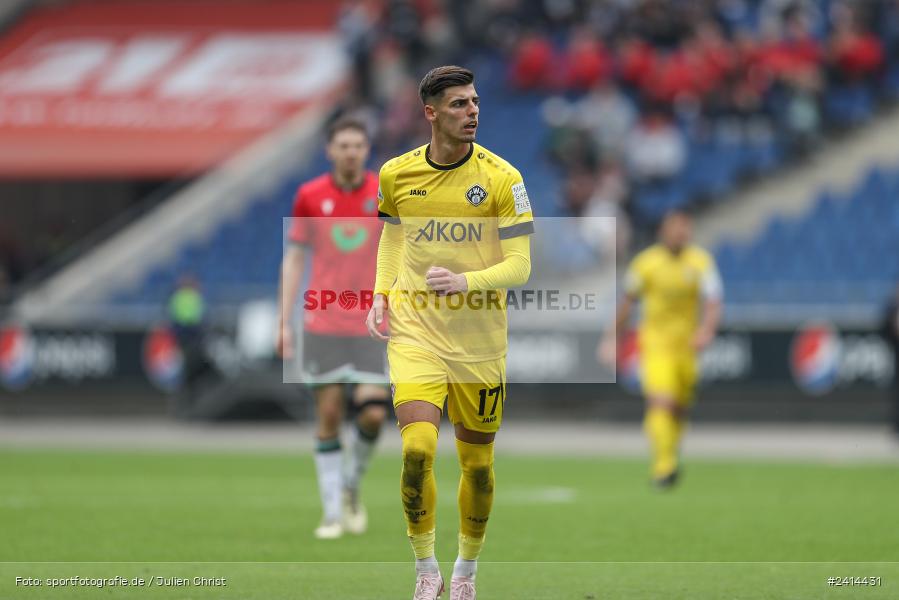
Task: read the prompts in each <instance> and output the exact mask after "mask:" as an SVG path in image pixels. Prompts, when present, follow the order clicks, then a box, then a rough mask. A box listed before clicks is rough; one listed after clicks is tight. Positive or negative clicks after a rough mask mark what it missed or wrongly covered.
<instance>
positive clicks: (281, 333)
mask: <svg viewBox="0 0 899 600" xmlns="http://www.w3.org/2000/svg"><path fill="white" fill-rule="evenodd" d="M275 352H277V353H278V356H280V357H281V358H282V359H284V360H290V359H291V358H293V330H292V329H291V328H290V325H285V324H284V323H282V324H281V325H280V326H279V327H278V334H277V341H276V342H275Z"/></svg>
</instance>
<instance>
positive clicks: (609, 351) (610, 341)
mask: <svg viewBox="0 0 899 600" xmlns="http://www.w3.org/2000/svg"><path fill="white" fill-rule="evenodd" d="M639 258H640V257H639V256H638V257H637V258H635V259H634V260H633V261H632V262H631V264H630V266H629V267H628V269H627V274H626V275H625V277H624V294H622V296H621V299H620V300H619V301H618V306H617V308H616V309H615V316H614V318H613V320H612V323H610V325H609V327H607V328H606V331H605V333H604V334H603V336H602V339H601V340H600V342H599V345H597V347H596V358H597V360H598V361H599V363H600V364H604V365H607V366H609V367H614V366H615V359H616V356H617V354H618V338H619V336H620V335H621V334H623V333H624V332H625V331H626V328H627V325H628V323H630V320H631V314H632V313H633V311H634V305H635V304H636V303H637V302H638V301H639V299H640V295H641V294H642V293H643V287H644V277H643V269H642V268H641V267H642V261H640V260H639Z"/></svg>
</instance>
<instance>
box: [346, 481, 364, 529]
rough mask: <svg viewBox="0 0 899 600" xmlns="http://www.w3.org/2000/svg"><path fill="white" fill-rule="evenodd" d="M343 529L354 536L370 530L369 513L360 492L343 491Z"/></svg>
mask: <svg viewBox="0 0 899 600" xmlns="http://www.w3.org/2000/svg"><path fill="white" fill-rule="evenodd" d="M343 528H344V529H345V530H346V531H347V532H349V533H352V534H354V535H362V534H363V533H365V531H366V530H367V529H368V513H367V512H366V511H365V506H363V505H362V501H361V500H360V499H359V492H358V491H352V490H344V491H343Z"/></svg>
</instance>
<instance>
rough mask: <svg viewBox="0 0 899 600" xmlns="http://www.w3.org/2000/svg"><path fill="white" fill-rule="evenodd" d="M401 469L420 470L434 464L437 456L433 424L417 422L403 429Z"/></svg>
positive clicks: (435, 430)
mask: <svg viewBox="0 0 899 600" xmlns="http://www.w3.org/2000/svg"><path fill="white" fill-rule="evenodd" d="M401 435H402V438H403V467H404V468H410V469H414V470H421V469H422V468H424V467H425V466H427V465H428V464H430V463H433V462H434V456H436V454H437V428H436V427H434V425H433V423H427V422H417V423H410V424H409V425H406V426H405V427H403V430H402V432H401Z"/></svg>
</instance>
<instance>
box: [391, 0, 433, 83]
mask: <svg viewBox="0 0 899 600" xmlns="http://www.w3.org/2000/svg"><path fill="white" fill-rule="evenodd" d="M384 27H385V30H386V34H387V36H388V37H389V38H390V39H391V40H393V42H394V43H395V44H397V46H398V47H399V50H400V55H401V56H402V59H403V60H404V61H405V65H406V71H407V72H408V73H419V72H421V71H426V70H427V69H426V68H424V65H425V64H426V61H427V60H428V47H427V45H426V44H425V40H424V28H423V22H422V17H421V14H420V13H419V11H418V8H417V7H416V6H415V4H414V3H413V2H411V0H388V2H387V10H386V13H385V15H384Z"/></svg>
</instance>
